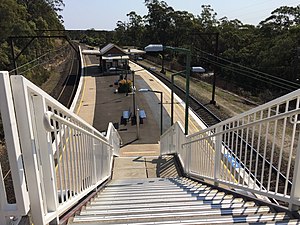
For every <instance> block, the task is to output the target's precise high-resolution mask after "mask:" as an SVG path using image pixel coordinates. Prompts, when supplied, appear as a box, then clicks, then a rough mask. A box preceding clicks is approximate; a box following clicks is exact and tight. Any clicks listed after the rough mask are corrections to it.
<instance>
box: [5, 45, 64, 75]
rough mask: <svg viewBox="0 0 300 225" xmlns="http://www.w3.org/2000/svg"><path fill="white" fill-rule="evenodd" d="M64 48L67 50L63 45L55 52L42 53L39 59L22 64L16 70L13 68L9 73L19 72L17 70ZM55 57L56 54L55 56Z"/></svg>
mask: <svg viewBox="0 0 300 225" xmlns="http://www.w3.org/2000/svg"><path fill="white" fill-rule="evenodd" d="M64 48H67V46H66V45H65V46H62V47H61V48H59V49H56V50H54V51H48V52H46V53H44V54H43V55H41V56H39V57H37V58H35V59H33V60H31V61H29V62H27V63H24V64H22V65H21V66H18V67H17V68H15V69H13V70H10V71H9V73H12V72H14V71H16V70H19V69H21V68H23V67H25V66H28V65H30V64H32V63H34V62H36V61H38V60H40V59H42V58H44V57H45V56H47V55H49V54H51V53H55V52H58V51H61V50H62V49H64ZM55 56H57V54H56V55H55ZM49 61H50V60H47V62H49ZM35 67H36V66H33V68H35ZM26 71H28V70H26ZM22 73H24V71H23V72H22Z"/></svg>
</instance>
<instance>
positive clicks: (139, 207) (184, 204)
mask: <svg viewBox="0 0 300 225" xmlns="http://www.w3.org/2000/svg"><path fill="white" fill-rule="evenodd" d="M237 200H239V199H237ZM250 206H255V202H243V201H234V202H229V201H227V202H225V203H217V204H215V203H211V204H204V203H203V202H198V201H191V202H182V203H181V204H180V205H179V206H178V203H177V202H169V203H156V204H148V203H144V204H127V205H95V204H88V205H86V208H85V209H86V210H98V211H105V212H109V211H122V210H148V211H149V210H152V209H153V210H156V209H160V208H162V209H163V208H169V209H172V208H181V207H182V208H194V207H197V208H199V209H222V208H238V207H250Z"/></svg>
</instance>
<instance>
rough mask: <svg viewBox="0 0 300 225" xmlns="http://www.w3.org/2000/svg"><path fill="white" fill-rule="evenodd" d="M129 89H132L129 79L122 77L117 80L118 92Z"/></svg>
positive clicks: (124, 91)
mask: <svg viewBox="0 0 300 225" xmlns="http://www.w3.org/2000/svg"><path fill="white" fill-rule="evenodd" d="M131 91H132V83H131V80H125V79H123V80H120V81H119V87H118V93H129V92H131Z"/></svg>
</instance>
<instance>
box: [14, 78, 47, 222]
mask: <svg viewBox="0 0 300 225" xmlns="http://www.w3.org/2000/svg"><path fill="white" fill-rule="evenodd" d="M10 78H11V84H12V90H13V97H14V103H15V108H16V117H17V124H18V128H19V135H20V142H21V147H22V151H23V161H24V166H25V171H26V180H27V186H28V192H29V199H30V209H31V215H32V220H33V222H34V224H40V225H43V224H45V218H44V214H45V212H44V206H43V198H42V190H41V178H40V174H39V173H40V167H39V165H38V157H39V154H38V150H37V146H36V142H35V139H34V132H33V127H32V117H31V114H30V107H29V96H28V93H27V92H26V91H25V88H26V87H24V85H23V84H24V82H25V81H24V78H23V77H22V76H11V77H10Z"/></svg>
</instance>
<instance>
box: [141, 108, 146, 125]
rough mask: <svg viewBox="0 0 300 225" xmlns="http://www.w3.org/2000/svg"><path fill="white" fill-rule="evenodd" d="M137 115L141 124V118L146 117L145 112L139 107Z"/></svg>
mask: <svg viewBox="0 0 300 225" xmlns="http://www.w3.org/2000/svg"><path fill="white" fill-rule="evenodd" d="M139 117H140V123H141V124H143V120H144V119H146V117H147V116H146V113H145V110H143V109H141V110H139Z"/></svg>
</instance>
